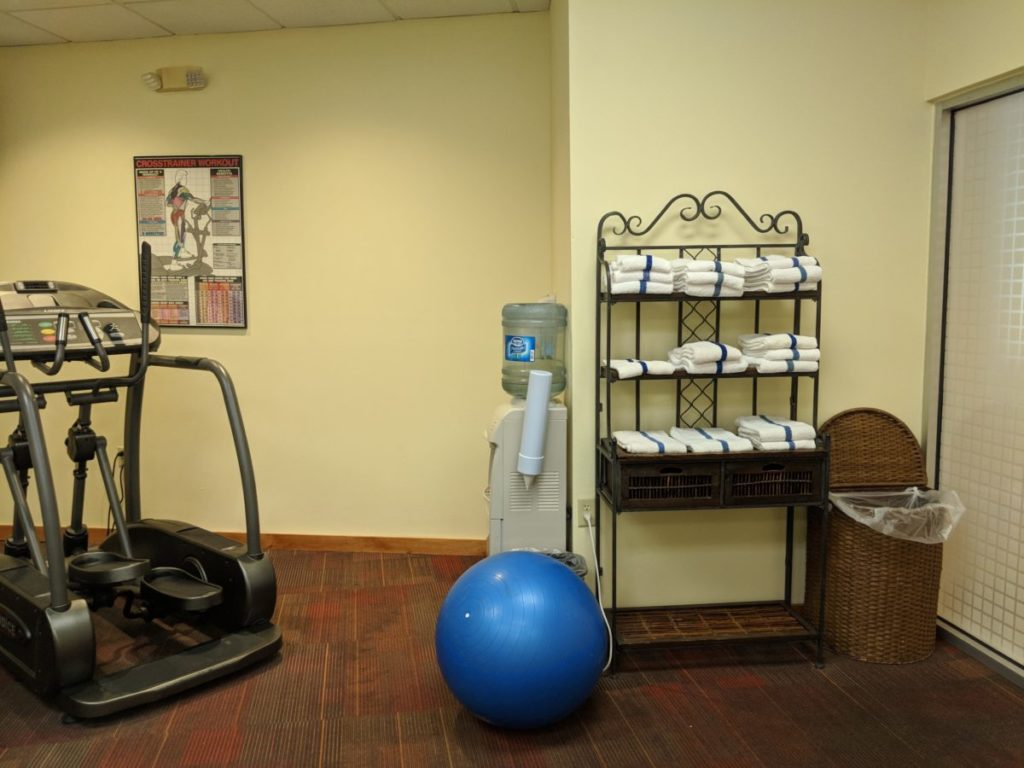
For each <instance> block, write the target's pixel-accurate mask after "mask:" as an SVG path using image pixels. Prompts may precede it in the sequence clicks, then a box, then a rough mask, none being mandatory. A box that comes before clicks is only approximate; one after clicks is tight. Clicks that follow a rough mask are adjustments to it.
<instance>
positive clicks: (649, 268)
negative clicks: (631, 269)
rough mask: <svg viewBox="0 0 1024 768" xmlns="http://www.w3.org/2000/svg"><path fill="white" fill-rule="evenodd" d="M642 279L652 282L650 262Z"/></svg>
mask: <svg viewBox="0 0 1024 768" xmlns="http://www.w3.org/2000/svg"><path fill="white" fill-rule="evenodd" d="M647 258H648V259H650V258H651V257H650V256H648V257H647ZM804 274H805V275H806V274H807V273H806V272H805V273H804ZM640 279H641V280H650V279H651V265H650V261H648V262H647V266H646V267H644V276H643V277H642V278H640Z"/></svg>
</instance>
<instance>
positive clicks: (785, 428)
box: [761, 416, 796, 448]
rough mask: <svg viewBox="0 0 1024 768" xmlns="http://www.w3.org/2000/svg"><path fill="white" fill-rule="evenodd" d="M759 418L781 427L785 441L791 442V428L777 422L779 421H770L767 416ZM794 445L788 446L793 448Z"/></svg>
mask: <svg viewBox="0 0 1024 768" xmlns="http://www.w3.org/2000/svg"><path fill="white" fill-rule="evenodd" d="M761 418H762V419H764V420H765V421H767V422H768V423H769V424H774V425H775V426H776V427H782V429H783V430H784V432H785V436H786V437H785V441H786V442H787V443H788V442H791V441H792V440H793V430H792V429H790V428H789V427H787V426H786V425H785V424H779V422H777V421H772V420H771V419H769V418H768V417H767V416H762V417H761ZM795 447H796V446H792V445H791V446H790V448H795Z"/></svg>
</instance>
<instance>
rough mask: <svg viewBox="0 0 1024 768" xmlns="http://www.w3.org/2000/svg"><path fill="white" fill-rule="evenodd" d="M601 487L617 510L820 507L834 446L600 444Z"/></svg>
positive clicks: (603, 441)
mask: <svg viewBox="0 0 1024 768" xmlns="http://www.w3.org/2000/svg"><path fill="white" fill-rule="evenodd" d="M599 453H600V467H599V471H600V475H599V478H598V487H599V489H600V492H601V495H602V497H604V499H605V501H607V502H608V504H609V505H610V506H611V508H612V509H613V510H616V511H621V512H627V511H635V510H659V509H708V508H729V507H733V508H735V507H780V506H794V505H796V506H803V505H820V504H824V503H826V500H827V498H828V455H829V454H828V446H827V445H825V443H824V441H823V440H821V439H819V440H818V441H817V447H816V448H813V449H808V450H799V451H742V452H734V453H684V454H673V455H657V454H655V455H652V454H631V453H626V452H625V451H622V450H621V449H619V448H618V446H616V445H615V443H614V442H613V441H612V440H610V439H607V438H605V439H602V440H601V441H600V445H599Z"/></svg>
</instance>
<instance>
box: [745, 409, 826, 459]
mask: <svg viewBox="0 0 1024 768" xmlns="http://www.w3.org/2000/svg"><path fill="white" fill-rule="evenodd" d="M736 431H737V432H738V433H739V435H740V437H746V438H748V439H749V440H750V442H752V443H753V444H754V447H755V448H756V449H758V450H760V451H795V450H799V449H804V448H814V446H815V442H814V439H815V437H817V432H816V431H815V429H814V427H812V426H811V425H810V424H807V423H805V422H802V421H793V420H792V419H782V418H778V417H771V416H740V417H739V418H738V419H736Z"/></svg>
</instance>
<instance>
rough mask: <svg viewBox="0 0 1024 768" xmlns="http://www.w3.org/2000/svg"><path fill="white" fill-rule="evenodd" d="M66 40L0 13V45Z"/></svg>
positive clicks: (36, 43) (61, 41) (37, 43)
mask: <svg viewBox="0 0 1024 768" xmlns="http://www.w3.org/2000/svg"><path fill="white" fill-rule="evenodd" d="M64 42H67V41H66V40H65V39H64V38H63V37H58V36H57V35H54V34H51V33H49V32H46V31H44V30H42V29H39V28H38V27H33V26H32V25H31V24H26V23H25V22H24V21H22V20H21V19H16V18H14V17H13V16H11V15H10V14H6V13H0V45H45V44H47V43H64Z"/></svg>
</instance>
